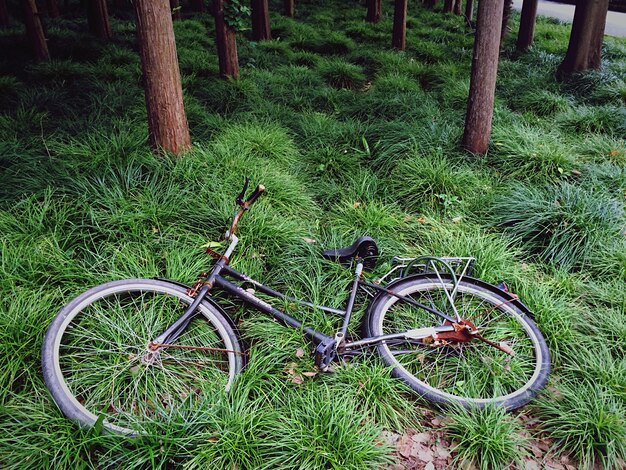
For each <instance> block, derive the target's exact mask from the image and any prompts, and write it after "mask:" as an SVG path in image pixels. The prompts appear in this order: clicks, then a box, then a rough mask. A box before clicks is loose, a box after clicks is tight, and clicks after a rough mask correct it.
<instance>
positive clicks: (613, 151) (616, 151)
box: [609, 150, 622, 157]
mask: <svg viewBox="0 0 626 470" xmlns="http://www.w3.org/2000/svg"><path fill="white" fill-rule="evenodd" d="M620 153H622V152H620V151H619V150H611V151H610V152H609V155H610V156H611V157H617V156H618V155H619V154H620Z"/></svg>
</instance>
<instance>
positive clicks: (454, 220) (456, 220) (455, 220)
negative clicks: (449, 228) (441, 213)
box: [452, 215, 463, 224]
mask: <svg viewBox="0 0 626 470" xmlns="http://www.w3.org/2000/svg"><path fill="white" fill-rule="evenodd" d="M461 219H463V217H461V216H460V215H457V216H456V217H453V218H452V222H453V223H455V224H458V223H460V222H461Z"/></svg>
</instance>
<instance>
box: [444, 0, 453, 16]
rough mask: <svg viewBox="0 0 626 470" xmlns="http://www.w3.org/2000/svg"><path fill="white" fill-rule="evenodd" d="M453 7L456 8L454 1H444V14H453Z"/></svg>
mask: <svg viewBox="0 0 626 470" xmlns="http://www.w3.org/2000/svg"><path fill="white" fill-rule="evenodd" d="M453 7H454V0H443V12H444V13H452V8H453Z"/></svg>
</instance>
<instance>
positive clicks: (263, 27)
mask: <svg viewBox="0 0 626 470" xmlns="http://www.w3.org/2000/svg"><path fill="white" fill-rule="evenodd" d="M252 39H253V40H254V41H263V40H265V39H272V33H271V31H270V10H269V6H268V0H252Z"/></svg>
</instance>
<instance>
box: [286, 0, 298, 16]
mask: <svg viewBox="0 0 626 470" xmlns="http://www.w3.org/2000/svg"><path fill="white" fill-rule="evenodd" d="M284 8H285V16H288V17H289V18H293V16H294V14H295V6H294V0H284Z"/></svg>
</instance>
